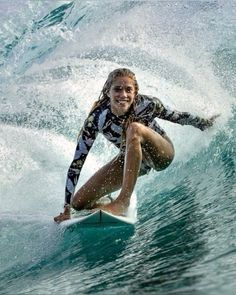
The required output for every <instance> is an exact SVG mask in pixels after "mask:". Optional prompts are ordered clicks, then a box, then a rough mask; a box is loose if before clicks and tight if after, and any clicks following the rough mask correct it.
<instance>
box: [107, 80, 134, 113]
mask: <svg viewBox="0 0 236 295" xmlns="http://www.w3.org/2000/svg"><path fill="white" fill-rule="evenodd" d="M108 96H109V98H110V104H111V111H112V113H113V114H114V115H116V116H122V115H124V114H125V113H127V112H128V110H129V108H130V106H131V105H132V103H133V102H134V99H135V97H136V91H135V87H134V81H133V79H131V78H129V77H126V76H125V77H117V78H116V79H115V80H114V81H113V83H112V85H111V88H110V90H109V92H108Z"/></svg>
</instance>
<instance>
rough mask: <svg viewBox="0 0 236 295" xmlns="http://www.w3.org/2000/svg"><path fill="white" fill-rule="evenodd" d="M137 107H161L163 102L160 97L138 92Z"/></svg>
mask: <svg viewBox="0 0 236 295" xmlns="http://www.w3.org/2000/svg"><path fill="white" fill-rule="evenodd" d="M136 105H137V107H141V106H143V107H147V106H151V105H152V106H155V107H161V106H162V102H161V100H160V99H159V98H157V97H155V96H151V95H145V94H138V96H137V102H136Z"/></svg>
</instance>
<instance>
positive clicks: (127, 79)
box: [54, 68, 216, 222]
mask: <svg viewBox="0 0 236 295" xmlns="http://www.w3.org/2000/svg"><path fill="white" fill-rule="evenodd" d="M138 90H139V88H138V83H137V80H136V77H135V74H134V73H133V72H132V71H130V70H129V69H125V68H121V69H116V70H114V71H113V72H111V73H110V74H109V76H108V79H107V81H106V83H105V84H104V86H103V89H102V92H101V95H100V97H99V100H98V101H97V102H95V105H94V107H93V108H92V110H91V111H90V114H89V115H88V117H87V119H86V120H85V123H84V126H83V128H82V130H81V131H80V134H79V137H78V144H77V147H76V151H75V155H74V159H73V161H72V163H71V165H70V168H69V170H68V174H67V182H66V196H65V205H64V212H63V213H60V215H58V216H56V217H55V218H54V220H55V221H56V222H61V221H63V220H66V219H69V218H70V208H71V207H73V208H74V209H76V210H82V209H91V208H95V207H96V201H97V200H99V199H100V198H101V197H103V196H105V195H107V194H110V193H112V192H114V191H116V190H118V189H121V190H120V193H119V195H118V197H117V198H116V199H115V200H114V201H112V202H111V203H110V204H107V205H103V206H100V207H99V208H101V209H103V210H107V211H109V212H111V213H113V214H117V215H120V214H124V213H125V211H126V210H127V208H128V206H129V203H130V197H131V194H132V192H133V190H134V186H135V183H136V180H137V178H138V177H139V176H141V175H144V174H147V173H148V172H149V171H150V170H151V169H154V170H156V171H161V170H163V169H165V168H166V167H168V166H169V165H170V163H171V162H172V160H173V158H174V147H173V144H172V142H171V140H170V139H169V137H168V136H167V135H166V133H165V131H164V130H163V129H162V128H161V127H160V126H159V125H158V123H157V122H156V120H154V119H155V118H156V117H157V118H161V119H165V120H169V121H171V122H174V123H179V124H182V125H192V126H194V127H197V128H199V129H201V130H204V129H206V128H208V127H210V126H212V125H213V122H214V120H215V118H216V116H214V117H212V118H210V119H203V118H200V117H196V116H192V115H191V114H189V113H187V112H177V111H171V110H170V109H168V108H166V107H165V106H164V105H163V104H162V102H161V101H160V100H159V99H157V98H154V97H150V96H146V95H142V94H139V93H138ZM98 133H102V134H103V135H104V136H105V137H106V138H107V139H108V140H109V141H110V142H112V143H113V144H114V145H115V146H116V147H118V148H119V153H118V155H117V156H116V157H115V158H114V159H113V160H111V161H110V162H109V163H107V164H106V165H105V166H104V167H102V168H101V169H99V170H98V171H97V172H96V173H95V174H94V175H93V176H92V177H91V178H90V179H89V180H88V181H87V182H86V183H85V184H84V185H83V186H82V187H81V188H80V189H79V190H78V191H77V193H75V194H74V191H75V187H76V184H77V182H78V178H79V175H80V172H81V169H82V167H83V164H84V162H85V159H86V157H87V155H88V153H89V150H90V148H91V147H92V145H93V143H94V141H95V139H96V136H97V134H98ZM97 207H98V205H97Z"/></svg>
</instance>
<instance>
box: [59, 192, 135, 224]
mask: <svg viewBox="0 0 236 295" xmlns="http://www.w3.org/2000/svg"><path fill="white" fill-rule="evenodd" d="M85 214H86V215H85ZM136 215H137V210H136V194H133V195H132V197H131V204H130V206H129V208H128V210H127V215H126V216H118V215H114V214H111V213H108V212H106V211H104V210H96V211H89V210H85V211H81V212H77V213H76V214H72V217H71V219H69V220H65V221H63V222H61V226H62V227H66V228H70V227H73V228H74V227H105V226H132V225H134V224H135V222H136V219H137V216H136Z"/></svg>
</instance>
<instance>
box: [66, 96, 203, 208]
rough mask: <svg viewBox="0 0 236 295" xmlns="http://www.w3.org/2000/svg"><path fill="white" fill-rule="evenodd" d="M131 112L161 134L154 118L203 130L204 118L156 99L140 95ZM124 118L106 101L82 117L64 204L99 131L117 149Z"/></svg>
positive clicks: (71, 193)
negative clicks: (86, 116)
mask: <svg viewBox="0 0 236 295" xmlns="http://www.w3.org/2000/svg"><path fill="white" fill-rule="evenodd" d="M134 115H135V116H134V117H135V121H136V122H140V123H142V124H144V125H145V126H148V127H149V128H151V129H153V130H155V131H156V132H157V133H159V134H160V135H161V136H164V135H165V134H166V133H165V131H164V130H163V129H162V128H161V127H160V125H159V124H158V123H157V121H156V120H155V118H160V119H164V120H168V121H171V122H173V123H178V124H181V125H192V126H194V127H196V128H199V129H201V130H203V129H204V125H205V122H206V120H205V119H202V118H200V117H198V116H193V115H191V114H190V113H188V112H178V111H174V110H170V109H169V108H168V107H166V106H164V105H163V103H162V102H161V101H160V100H159V99H158V98H156V97H152V96H147V95H142V94H139V95H138V96H137V101H136V103H135V105H134ZM125 119H126V115H124V116H119V117H118V116H116V115H114V114H113V113H112V112H111V109H110V105H109V104H101V105H100V106H98V107H96V108H95V109H94V110H93V111H92V112H91V113H90V115H89V116H88V118H87V119H86V120H85V122H84V125H83V127H82V129H81V131H80V133H79V136H78V142H77V146H76V150H75V154H74V159H73V161H72V163H71V165H70V167H69V170H68V174H67V180H66V189H65V204H70V201H71V197H72V196H73V195H74V191H75V187H76V184H77V182H78V179H79V175H80V172H81V169H82V167H83V164H84V162H85V160H86V157H87V155H88V153H89V150H90V149H91V147H92V145H93V143H94V141H95V139H96V137H97V135H98V133H101V134H103V135H104V136H105V138H106V139H108V140H109V141H110V142H111V143H113V144H114V145H115V146H116V147H118V148H120V147H121V144H122V132H123V123H124V120H125Z"/></svg>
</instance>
